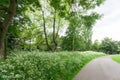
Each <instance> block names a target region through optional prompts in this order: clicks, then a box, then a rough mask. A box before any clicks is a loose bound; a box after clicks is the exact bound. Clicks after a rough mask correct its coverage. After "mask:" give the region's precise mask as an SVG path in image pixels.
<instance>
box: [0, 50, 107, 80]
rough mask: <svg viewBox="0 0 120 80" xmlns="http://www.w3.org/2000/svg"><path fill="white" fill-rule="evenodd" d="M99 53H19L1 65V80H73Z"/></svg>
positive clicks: (100, 54) (102, 54) (101, 54)
mask: <svg viewBox="0 0 120 80" xmlns="http://www.w3.org/2000/svg"><path fill="white" fill-rule="evenodd" d="M104 55H105V54H104V53H98V52H92V51H87V52H55V53H51V52H50V53H48V52H34V51H33V52H25V51H21V52H19V51H17V52H15V54H14V55H11V56H9V58H8V59H7V60H6V61H4V62H1V63H0V80H72V79H73V77H74V76H75V75H76V74H77V73H78V72H79V71H80V70H81V68H83V66H84V65H85V64H87V63H88V62H89V61H91V60H92V59H94V58H96V57H100V56H104Z"/></svg>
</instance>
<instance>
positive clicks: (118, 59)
mask: <svg viewBox="0 0 120 80" xmlns="http://www.w3.org/2000/svg"><path fill="white" fill-rule="evenodd" d="M112 60H114V61H116V62H118V63H120V55H114V56H112Z"/></svg>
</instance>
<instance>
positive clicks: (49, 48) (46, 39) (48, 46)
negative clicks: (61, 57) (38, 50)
mask: <svg viewBox="0 0 120 80" xmlns="http://www.w3.org/2000/svg"><path fill="white" fill-rule="evenodd" d="M42 16H43V27H44V35H45V41H46V45H47V48H48V50H52V48H51V47H50V45H49V43H48V37H47V32H46V25H45V23H46V22H45V17H44V11H43V10H42Z"/></svg>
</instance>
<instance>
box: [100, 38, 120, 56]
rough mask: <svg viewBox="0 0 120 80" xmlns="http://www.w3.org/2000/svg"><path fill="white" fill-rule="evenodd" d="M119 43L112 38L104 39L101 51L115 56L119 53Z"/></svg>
mask: <svg viewBox="0 0 120 80" xmlns="http://www.w3.org/2000/svg"><path fill="white" fill-rule="evenodd" d="M118 47H119V45H118V43H117V41H114V40H112V39H111V38H104V40H103V41H102V43H101V46H100V48H101V51H103V52H105V53H108V54H115V53H117V52H118Z"/></svg>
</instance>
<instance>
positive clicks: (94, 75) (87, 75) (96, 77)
mask: <svg viewBox="0 0 120 80" xmlns="http://www.w3.org/2000/svg"><path fill="white" fill-rule="evenodd" d="M73 80H120V64H118V63H117V62H115V61H113V60H112V59H111V58H110V56H105V57H101V58H97V59H94V60H93V61H91V62H90V63H88V64H87V65H86V66H85V67H84V68H83V69H82V70H81V71H80V72H79V73H78V74H77V75H76V76H75V77H74V78H73Z"/></svg>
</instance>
